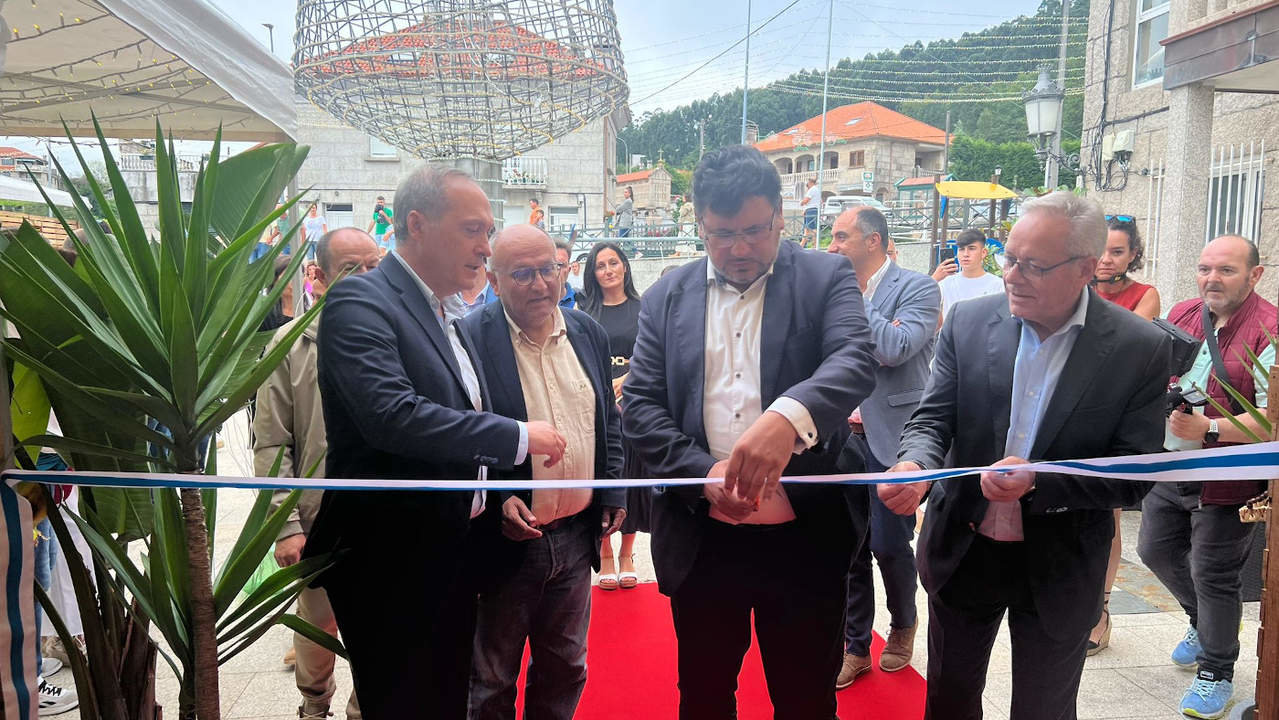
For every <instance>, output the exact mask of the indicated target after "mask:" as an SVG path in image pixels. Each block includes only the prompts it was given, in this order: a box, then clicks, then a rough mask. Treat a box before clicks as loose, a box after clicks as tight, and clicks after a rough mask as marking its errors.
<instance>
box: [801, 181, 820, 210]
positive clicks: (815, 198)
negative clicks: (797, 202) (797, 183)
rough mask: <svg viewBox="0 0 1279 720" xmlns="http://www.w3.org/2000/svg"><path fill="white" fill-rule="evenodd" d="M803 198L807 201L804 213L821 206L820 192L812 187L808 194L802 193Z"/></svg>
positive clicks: (815, 187)
mask: <svg viewBox="0 0 1279 720" xmlns="http://www.w3.org/2000/svg"><path fill="white" fill-rule="evenodd" d="M804 198H805V199H806V200H808V202H806V203H804V212H808V211H809V210H817V209H818V208H819V207H820V206H821V204H822V191H821V189H820V188H818V187H817V186H816V185H814V186H812V187H810V188H809V189H808V192H806V193H804Z"/></svg>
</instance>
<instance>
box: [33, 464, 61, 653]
mask: <svg viewBox="0 0 1279 720" xmlns="http://www.w3.org/2000/svg"><path fill="white" fill-rule="evenodd" d="M36 469H37V470H46V471H58V470H66V469H67V464H66V462H64V461H63V460H62V458H61V457H59V456H58V455H57V454H55V453H40V457H39V458H38V459H37V460H36ZM49 512H57V510H56V509H55V508H49ZM36 532H37V533H39V537H38V538H37V539H36V547H35V578H36V582H37V583H39V584H40V587H41V588H42V589H43V590H44V591H45V592H46V593H48V592H49V588H50V587H52V586H53V567H54V566H55V565H57V563H58V537H57V536H56V535H54V534H53V524H52V523H50V522H49V518H47V517H46V518H45V519H43V520H41V521H40V522H39V523H37V524H36ZM35 610H36V669H37V671H38V672H40V673H41V674H42V675H43V670H42V669H41V666H42V665H43V664H44V650H43V649H42V648H41V636H40V626H41V625H43V624H44V608H43V607H42V606H41V605H40V602H39V601H36V603H35Z"/></svg>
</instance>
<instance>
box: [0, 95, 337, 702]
mask: <svg viewBox="0 0 1279 720" xmlns="http://www.w3.org/2000/svg"><path fill="white" fill-rule="evenodd" d="M94 127H95V130H96V131H97V136H98V141H99V144H100V146H101V148H102V159H103V163H104V165H105V176H106V180H107V181H108V182H109V184H110V189H111V194H112V196H113V199H114V205H112V204H108V203H107V202H106V193H105V192H104V188H103V187H102V186H101V185H100V184H99V182H98V181H97V180H96V179H95V177H94V173H93V172H90V170H89V166H88V164H87V163H86V162H85V159H84V157H83V155H81V153H80V149H79V147H78V146H77V145H76V143H75V141H74V139H73V138H71V133H70V132H69V131H68V132H67V136H68V139H70V140H71V143H72V148H73V149H74V151H75V154H76V157H77V160H78V161H79V163H80V165H81V167H82V168H83V169H84V171H85V176H86V178H87V180H88V185H89V190H90V192H91V193H92V195H93V197H94V198H95V200H96V201H97V202H96V204H97V205H98V207H101V208H103V209H104V214H105V221H106V223H107V224H108V225H109V228H110V232H109V233H108V232H105V231H104V230H102V229H100V228H99V226H98V224H97V220H96V218H94V216H93V215H92V213H91V211H90V208H89V207H88V205H87V204H86V203H84V202H83V200H82V199H81V198H79V197H78V196H76V197H75V200H76V207H75V215H76V216H77V218H78V219H79V222H80V224H81V226H82V227H83V229H84V232H85V236H84V238H83V239H76V240H75V241H74V242H75V247H76V250H77V251H78V255H79V257H78V261H77V263H76V265H75V266H74V268H73V267H71V266H70V265H68V264H67V262H66V261H65V260H63V258H62V257H61V256H60V255H59V254H58V253H57V252H56V251H54V250H53V249H52V248H51V247H50V245H49V244H48V243H47V242H46V241H45V240H44V239H43V238H42V237H41V236H40V235H39V234H38V233H37V232H36V231H35V230H34V229H32V228H31V227H30V226H27V225H24V226H23V227H21V228H20V229H19V230H18V231H17V232H14V233H10V234H8V235H7V236H5V237H3V238H0V302H2V303H3V306H4V309H3V310H0V315H3V317H4V318H5V319H6V320H8V321H9V322H10V323H12V324H13V325H14V326H15V327H16V328H17V330H18V331H19V333H20V335H21V339H10V340H5V341H3V346H4V350H5V353H6V354H7V355H8V356H9V357H10V358H12V359H13V361H14V362H15V363H16V364H20V365H21V366H23V367H24V368H26V369H27V370H28V371H29V372H30V373H31V374H33V375H34V376H36V377H38V379H39V386H40V389H41V390H43V392H44V393H45V394H46V396H47V399H48V401H49V405H51V406H52V408H53V410H54V411H55V412H56V413H57V415H58V418H59V423H60V426H61V428H62V431H63V434H64V435H63V436H62V437H54V436H49V435H45V434H43V433H44V425H43V424H42V422H41V421H40V415H41V413H40V411H39V407H40V403H39V401H38V399H37V400H30V399H28V402H27V406H26V407H25V408H24V411H27V410H31V411H32V415H33V417H32V418H26V420H27V421H28V422H29V423H32V424H31V425H29V427H31V428H34V429H36V434H35V435H19V441H20V443H21V444H22V445H24V446H28V447H30V446H35V447H39V446H41V445H48V446H51V447H55V448H57V449H58V450H60V451H61V452H62V453H63V454H64V456H66V457H68V459H69V460H70V462H71V464H72V466H73V467H75V468H76V469H77V470H100V471H123V472H146V471H168V472H178V473H189V474H199V473H201V472H204V471H206V470H208V469H213V467H214V466H213V465H212V463H213V462H216V455H213V456H212V457H211V459H210V463H211V464H210V466H209V467H208V468H206V467H201V464H200V460H199V454H200V450H201V448H202V446H204V447H207V443H208V440H209V438H210V437H211V436H212V435H213V434H214V433H215V432H216V431H217V429H218V428H219V427H220V426H221V425H222V424H223V423H224V422H225V421H227V420H228V419H229V418H230V417H231V416H232V415H233V414H235V413H236V412H238V411H239V410H240V409H241V408H243V407H244V406H245V404H246V403H247V401H248V400H249V398H250V397H251V396H252V395H253V394H254V393H255V392H256V390H257V388H258V387H259V386H260V385H261V384H262V382H263V381H265V380H266V378H267V377H268V376H269V374H270V373H271V371H272V370H273V369H274V368H275V367H276V365H277V364H278V363H279V362H280V361H281V359H282V358H283V357H284V355H285V353H287V352H288V350H289V348H290V347H291V346H292V343H293V341H294V340H296V339H297V337H298V336H300V335H301V334H302V332H303V331H304V330H305V329H306V327H307V325H308V324H309V323H310V322H311V321H312V320H314V318H315V316H316V313H317V312H318V311H319V309H320V307H321V303H317V304H316V306H315V307H314V308H312V309H311V311H309V312H308V313H306V314H305V315H303V316H301V317H300V318H299V319H298V320H297V321H296V322H294V323H293V325H292V326H291V328H290V329H289V330H288V331H287V332H286V333H285V335H284V336H283V338H282V339H281V342H279V343H278V344H277V345H276V346H275V347H273V348H272V350H271V351H270V352H267V353H266V354H265V355H263V351H264V349H265V347H266V345H267V342H268V340H269V339H270V337H271V333H268V332H261V331H260V330H259V328H260V326H261V324H262V321H263V319H264V318H265V317H266V316H267V315H268V313H269V312H270V311H271V309H272V308H273V306H274V305H275V304H276V303H277V302H278V301H279V299H280V297H281V294H282V293H283V291H284V289H285V285H286V283H287V282H288V279H289V278H292V277H294V276H295V274H296V272H297V269H298V267H299V266H300V264H301V263H302V260H303V256H304V255H305V254H304V253H297V254H296V256H295V257H294V258H293V260H292V262H291V263H290V265H289V268H288V271H287V272H285V273H283V274H282V275H281V276H280V277H281V278H282V281H280V282H276V281H275V280H274V272H273V266H274V263H275V260H276V257H277V256H278V254H279V253H280V252H281V251H282V249H283V248H284V247H285V245H286V243H287V242H288V241H289V239H290V238H291V237H292V236H293V234H294V233H296V232H297V227H294V228H292V229H291V230H290V231H289V232H287V233H286V234H285V237H284V238H283V239H282V240H281V242H280V243H278V244H277V245H276V246H275V247H274V248H273V249H271V250H270V251H269V252H267V253H266V254H265V255H263V256H262V257H261V258H258V259H256V260H253V261H251V255H252V254H253V252H254V250H255V247H256V245H257V240H258V238H259V237H260V236H261V235H262V233H263V231H264V230H265V229H266V228H267V227H268V226H269V225H270V224H271V223H273V222H275V221H276V220H277V219H279V218H280V217H281V216H282V215H283V214H284V213H285V212H287V211H288V210H289V208H290V207H292V206H293V205H294V204H295V203H296V202H297V200H298V198H297V197H294V198H290V199H289V200H288V201H287V202H285V203H283V204H282V205H281V206H280V207H279V208H278V209H275V210H272V208H273V207H274V206H275V204H276V201H277V199H278V198H279V197H280V195H281V194H282V192H283V191H284V189H285V186H286V185H287V183H288V182H289V180H290V179H291V178H292V177H293V175H294V174H295V173H296V172H297V170H298V168H299V167H300V166H301V164H302V162H303V160H304V159H305V157H306V154H307V148H306V147H305V146H297V145H293V144H278V145H269V146H265V147H261V148H257V149H254V150H250V151H247V152H244V153H241V154H239V155H236V156H234V157H232V158H229V159H227V160H225V161H223V160H221V157H220V156H221V132H220V131H219V133H218V139H217V140H215V142H214V144H213V150H212V153H211V154H210V156H209V159H208V161H207V164H206V165H204V166H203V167H202V168H201V170H200V172H199V175H198V176H197V180H196V184H195V190H194V197H193V199H192V202H191V203H190V206H189V208H184V207H183V204H182V202H181V199H180V194H179V182H178V172H177V165H176V160H175V155H174V148H173V140H172V138H169V140H168V142H167V144H166V142H165V139H164V135H163V131H162V129H161V127H160V126H159V123H157V125H156V187H157V192H158V210H159V222H158V230H159V232H158V236H156V237H154V238H151V237H148V235H147V233H146V230H145V229H144V226H143V224H142V221H141V219H140V216H139V214H138V211H137V206H136V204H135V202H134V201H133V199H132V197H131V195H130V191H129V188H128V186H127V185H126V183H125V179H124V177H123V175H122V174H121V172H120V170H119V168H118V166H117V164H116V162H115V159H114V157H113V156H112V154H111V152H110V150H109V147H108V145H107V143H106V138H105V137H103V135H102V131H101V128H100V127H98V125H97V121H96V119H95V120H94ZM54 162H55V163H56V164H57V168H58V172H59V173H60V174H61V175H62V177H63V179H64V181H66V182H68V183H69V179H68V178H67V174H66V172H65V171H64V169H63V168H62V165H61V163H58V161H57V160H56V159H55V161H54ZM33 179H34V178H33ZM47 199H48V198H47V196H46V200H47ZM113 207H114V209H113ZM50 208H51V209H52V210H53V212H54V213H55V215H57V217H58V218H59V220H61V221H62V223H63V225H64V227H66V229H67V230H68V234H71V228H70V227H69V224H68V223H67V221H66V218H65V217H64V216H63V214H62V213H61V211H60V210H58V209H57V208H56V207H53V206H52V204H51V203H50ZM45 415H46V416H47V413H45ZM294 502H296V497H294V498H291V499H290V500H289V501H288V502H286V503H285V504H284V505H283V506H282V507H281V508H279V509H277V510H276V511H274V512H271V510H270V501H269V493H260V496H259V498H258V501H257V502H256V503H255V504H254V507H253V509H252V511H251V512H250V516H249V518H248V521H247V522H246V525H245V529H244V531H243V532H242V533H241V535H240V537H239V538H238V540H237V541H236V543H235V546H234V548H233V549H232V551H231V553H230V557H229V558H228V560H227V561H226V563H225V564H224V566H223V567H222V568H221V571H220V572H219V573H218V574H217V575H216V577H215V575H214V572H213V567H212V565H213V562H212V557H213V543H212V537H213V530H214V515H215V512H214V510H215V503H216V494H215V493H214V492H212V491H208V490H205V491H201V490H198V489H194V488H183V489H180V490H173V489H130V490H108V489H99V490H96V491H92V492H86V493H85V498H84V501H83V502H82V503H81V507H80V515H81V516H78V517H75V522H76V523H77V525H78V526H79V527H80V529H81V531H82V532H83V533H84V535H85V537H86V539H87V540H88V541H89V543H90V545H91V547H92V549H93V554H94V563H95V564H96V565H97V566H98V567H99V573H98V587H97V588H94V587H92V586H91V585H90V581H89V579H88V575H87V573H86V572H85V571H84V568H83V567H79V568H73V570H72V575H73V581H74V582H75V585H76V593H77V601H78V603H79V604H80V607H81V610H82V615H86V617H85V621H86V623H88V622H89V621H90V616H91V617H92V618H96V619H98V620H100V628H95V630H94V631H93V632H90V630H89V629H88V628H87V627H86V645H87V646H88V648H87V649H88V653H89V657H90V660H91V662H93V663H94V665H95V672H93V673H92V674H91V675H90V674H89V673H88V672H87V668H85V667H83V663H80V662H76V663H73V666H74V667H73V670H76V671H77V678H76V679H77V685H78V686H79V687H82V688H89V689H90V690H91V691H90V692H89V693H87V702H88V703H89V705H88V706H86V708H85V712H87V713H89V716H91V717H102V718H110V719H111V720H138V718H141V717H153V715H151V716H148V714H147V712H148V710H147V708H148V707H153V705H154V684H153V683H152V684H151V686H150V688H149V695H150V704H149V705H148V702H147V700H148V698H147V696H148V688H147V687H145V686H144V687H143V688H141V689H139V688H137V687H133V686H130V687H122V685H121V683H122V682H127V679H126V678H123V677H122V676H123V675H124V674H125V673H126V672H128V671H130V670H137V669H139V667H142V668H143V669H146V670H148V671H149V672H150V674H152V675H153V673H154V661H155V652H154V651H151V652H150V653H149V655H150V667H149V668H147V667H146V664H147V655H148V654H147V653H141V654H139V652H138V648H137V647H136V646H137V645H138V641H140V640H141V639H143V638H146V637H147V634H148V633H147V628H148V626H150V627H154V628H155V630H156V631H158V632H159V633H160V635H161V636H162V637H163V638H164V640H165V644H166V645H167V647H168V651H167V652H166V653H164V657H165V658H166V659H167V660H168V662H169V664H170V665H171V666H172V667H173V669H174V671H175V672H176V673H177V675H178V677H179V679H180V681H181V690H180V694H179V706H180V707H179V716H180V717H182V718H199V719H200V720H206V719H207V720H215V719H216V718H219V717H220V707H219V698H218V679H217V678H218V666H219V665H220V664H221V663H223V662H226V661H227V660H229V659H230V658H232V657H234V656H235V655H236V654H237V653H238V652H240V651H242V650H243V649H244V648H246V647H248V646H249V645H250V644H251V643H252V642H253V641H254V640H256V639H257V638H258V637H260V636H261V635H262V634H263V633H264V632H265V631H266V630H267V629H268V628H269V627H270V626H271V625H272V624H274V623H275V622H276V621H277V620H280V621H283V622H286V624H289V625H290V626H291V627H294V628H295V629H297V630H299V631H300V632H304V633H305V634H307V635H309V636H311V637H312V638H313V639H315V640H317V642H322V643H324V644H327V645H329V646H330V647H334V648H337V649H340V646H337V645H336V641H334V640H333V639H332V638H330V637H329V636H327V635H325V634H324V633H323V632H321V631H319V630H318V629H316V628H314V627H313V626H309V625H307V624H306V623H303V622H302V621H300V620H297V619H296V618H286V617H284V612H285V609H286V608H287V607H288V604H289V603H290V602H291V601H292V599H293V598H294V597H295V596H296V594H297V592H298V591H300V589H301V588H302V587H303V586H304V585H305V583H306V582H309V580H310V579H312V578H313V577H314V576H315V575H316V574H318V573H319V572H320V571H322V570H323V568H324V566H325V563H326V560H324V559H322V558H317V559H311V560H308V561H304V562H303V563H300V564H298V565H295V566H292V567H289V568H285V569H283V570H280V571H278V572H277V573H275V574H274V575H273V576H271V577H270V578H269V579H268V580H267V581H266V582H264V583H263V584H262V586H260V587H259V588H257V589H256V590H255V591H254V592H252V593H248V594H247V595H246V596H245V597H242V598H239V599H238V600H237V598H238V596H240V594H241V593H240V591H241V589H242V588H243V587H244V586H245V583H246V581H247V580H248V579H249V577H250V576H251V575H252V574H253V571H254V569H255V568H257V566H258V564H259V562H260V561H261V560H262V558H263V557H264V556H265V554H266V553H268V552H270V548H271V544H272V542H273V541H274V539H275V536H276V533H277V532H278V531H279V528H280V527H281V526H282V525H283V523H284V522H285V519H286V517H287V514H288V511H289V509H290V508H291V507H292V505H293V503H294ZM53 520H54V522H55V525H61V524H62V523H61V521H60V520H59V519H58V518H57V517H56V513H55V514H54V516H53ZM58 530H59V532H60V534H61V533H62V532H64V531H65V530H66V528H65V527H59V528H58ZM137 539H141V540H142V541H143V542H144V543H145V552H144V556H143V559H142V562H141V563H140V564H139V563H135V562H134V561H133V560H131V559H130V557H129V553H128V552H127V543H128V542H130V541H132V540H137ZM69 555H70V556H72V557H73V556H74V553H70V554H69ZM69 559H70V557H69ZM103 570H105V571H106V572H103ZM86 611H88V612H86ZM55 625H57V622H56V621H55ZM65 639H66V638H64V640H65ZM144 644H148V645H149V644H150V641H149V639H148V640H147V642H146V643H144ZM77 659H78V658H77ZM81 675H84V677H81ZM85 697H86V696H85V695H84V694H82V699H85ZM139 698H140V699H139ZM151 712H152V713H153V714H154V710H151Z"/></svg>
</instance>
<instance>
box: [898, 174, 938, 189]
mask: <svg viewBox="0 0 1279 720" xmlns="http://www.w3.org/2000/svg"><path fill="white" fill-rule="evenodd" d="M936 184H937V176H936V175H921V176H919V177H913V178H906V179H905V180H902V181H901V182H899V183H897V187H928V186H930V185H936Z"/></svg>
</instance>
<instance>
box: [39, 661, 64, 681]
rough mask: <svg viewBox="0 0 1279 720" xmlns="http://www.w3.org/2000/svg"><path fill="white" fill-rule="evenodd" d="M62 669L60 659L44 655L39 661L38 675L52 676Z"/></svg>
mask: <svg viewBox="0 0 1279 720" xmlns="http://www.w3.org/2000/svg"><path fill="white" fill-rule="evenodd" d="M61 669H62V661H61V660H59V659H57V658H56V657H47V656H46V657H45V658H43V659H42V660H41V661H40V677H52V676H54V675H56V674H57V673H58V671H59V670H61Z"/></svg>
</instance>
